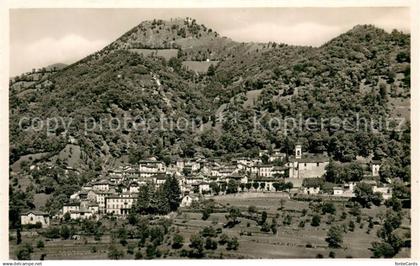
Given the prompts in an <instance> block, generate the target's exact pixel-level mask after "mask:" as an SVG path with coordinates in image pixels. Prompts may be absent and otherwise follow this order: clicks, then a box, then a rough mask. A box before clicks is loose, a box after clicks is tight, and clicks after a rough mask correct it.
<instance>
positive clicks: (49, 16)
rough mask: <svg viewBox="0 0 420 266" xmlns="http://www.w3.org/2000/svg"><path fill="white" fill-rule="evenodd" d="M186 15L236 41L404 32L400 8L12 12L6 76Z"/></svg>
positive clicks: (312, 41)
mask: <svg viewBox="0 0 420 266" xmlns="http://www.w3.org/2000/svg"><path fill="white" fill-rule="evenodd" d="M174 17H192V18H195V19H196V20H197V23H199V24H204V25H206V26H207V27H210V28H212V29H214V30H216V31H217V32H219V33H220V34H221V35H222V36H227V37H229V38H231V39H233V40H235V41H240V42H269V41H274V42H277V43H287V44H292V45H311V46H320V45H322V44H323V43H325V42H327V41H329V40H330V39H332V38H334V37H336V36H338V35H339V34H341V33H343V32H346V31H348V30H350V29H351V28H352V27H354V26H355V25H358V24H373V25H375V26H377V27H380V28H383V29H385V30H387V31H391V30H392V29H398V30H401V31H404V32H407V33H408V32H410V12H409V9H408V8H404V7H401V8H399V7H354V8H223V9H220V8H212V9H209V8H206V9H203V8H201V9H199V8H195V9H162V8H160V9H92V8H91V9H63V8H62V9H51V8H50V9H12V10H11V11H10V24H9V25H10V76H14V75H18V74H21V73H23V72H27V71H30V70H31V69H32V68H40V67H44V66H48V65H50V64H54V63H67V64H68V63H73V62H75V61H77V60H79V59H82V58H83V57H85V56H87V55H89V54H91V53H93V52H95V51H98V50H100V49H102V48H103V47H105V46H106V45H107V44H109V43H110V42H112V41H114V40H116V39H117V38H119V37H120V36H121V35H122V34H124V33H125V32H126V31H128V30H130V29H131V28H133V27H135V26H136V25H138V24H139V23H140V22H142V21H144V20H150V19H155V18H156V19H170V18H174Z"/></svg>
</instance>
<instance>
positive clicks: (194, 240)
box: [189, 235, 204, 258]
mask: <svg viewBox="0 0 420 266" xmlns="http://www.w3.org/2000/svg"><path fill="white" fill-rule="evenodd" d="M190 248H191V249H192V250H191V251H190V254H189V256H190V257H192V258H201V257H203V256H204V253H203V251H204V241H203V239H202V238H201V236H200V235H192V236H191V238H190Z"/></svg>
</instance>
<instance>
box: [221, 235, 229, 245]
mask: <svg viewBox="0 0 420 266" xmlns="http://www.w3.org/2000/svg"><path fill="white" fill-rule="evenodd" d="M228 241H229V237H228V235H226V234H221V235H220V237H219V244H220V245H224V244H226V243H227V242H228Z"/></svg>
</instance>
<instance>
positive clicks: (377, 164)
mask: <svg viewBox="0 0 420 266" xmlns="http://www.w3.org/2000/svg"><path fill="white" fill-rule="evenodd" d="M370 165H371V168H372V176H379V170H380V169H381V162H380V161H372V162H371V164H370Z"/></svg>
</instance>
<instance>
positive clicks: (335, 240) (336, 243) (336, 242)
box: [325, 226, 343, 248]
mask: <svg viewBox="0 0 420 266" xmlns="http://www.w3.org/2000/svg"><path fill="white" fill-rule="evenodd" d="M325 241H327V243H328V246H329V247H330V248H339V247H341V244H342V243H343V233H342V230H341V228H340V227H338V226H332V227H330V229H329V230H328V233H327V238H326V239H325Z"/></svg>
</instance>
